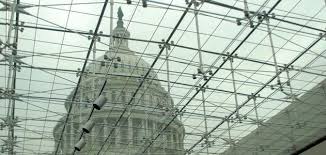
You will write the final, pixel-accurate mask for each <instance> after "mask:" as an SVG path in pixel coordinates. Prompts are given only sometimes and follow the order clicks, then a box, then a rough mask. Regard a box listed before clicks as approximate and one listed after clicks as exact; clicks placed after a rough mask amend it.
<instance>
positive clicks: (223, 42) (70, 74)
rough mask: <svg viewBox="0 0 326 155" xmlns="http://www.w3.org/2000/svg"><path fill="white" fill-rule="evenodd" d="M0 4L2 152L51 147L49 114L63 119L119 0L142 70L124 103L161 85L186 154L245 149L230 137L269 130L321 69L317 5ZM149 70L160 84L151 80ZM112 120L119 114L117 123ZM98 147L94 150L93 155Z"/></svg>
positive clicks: (320, 7) (105, 44)
mask: <svg viewBox="0 0 326 155" xmlns="http://www.w3.org/2000/svg"><path fill="white" fill-rule="evenodd" d="M129 2H130V4H127V3H129ZM0 3H1V6H2V7H3V8H1V9H0V27H1V28H0V32H1V35H0V40H1V44H0V45H1V46H0V49H1V56H0V59H1V61H0V71H1V72H0V73H1V75H0V77H1V81H2V82H1V83H0V88H1V89H0V93H1V94H0V97H1V98H0V101H1V102H0V103H1V104H0V106H1V108H0V109H1V112H0V117H1V119H2V123H1V131H0V136H1V137H0V139H1V140H2V142H0V144H1V146H2V150H1V151H3V152H5V153H7V152H8V154H52V153H53V151H54V152H55V154H57V153H58V152H57V148H58V146H55V145H54V139H53V135H52V134H53V133H52V130H53V127H54V126H55V124H56V123H57V122H59V121H64V123H65V124H67V123H73V122H69V121H68V118H69V114H70V111H71V107H70V108H69V110H68V112H66V110H65V109H64V106H63V103H64V102H65V101H66V99H67V95H68V94H69V93H70V92H71V91H72V90H73V89H74V88H76V89H78V88H79V84H80V81H81V78H80V77H76V76H75V75H76V74H84V73H85V72H88V71H86V70H85V68H86V66H89V65H91V64H92V62H94V61H93V59H92V58H90V55H91V54H92V52H93V51H92V50H93V48H94V46H95V44H96V53H97V54H99V55H101V54H104V53H105V52H106V51H107V50H108V48H109V47H110V43H109V42H110V39H111V40H112V37H113V36H112V35H111V34H112V28H113V27H114V25H112V23H115V21H116V20H117V19H116V17H115V14H114V15H112V11H113V12H116V11H115V10H117V8H118V7H119V6H121V7H122V8H123V10H124V14H125V17H124V22H125V23H126V24H125V27H126V28H127V29H128V30H129V31H130V32H131V38H129V47H130V49H131V50H133V51H135V53H136V55H138V56H139V57H140V58H142V59H144V60H145V61H147V62H148V63H149V64H150V68H146V70H147V74H146V75H144V76H143V77H132V76H130V78H142V79H143V80H142V81H141V82H140V85H139V87H138V89H137V91H136V92H134V93H133V96H132V97H131V100H130V101H129V102H128V104H130V105H131V106H140V107H142V106H144V105H142V104H141V103H138V104H135V105H133V104H132V100H133V99H134V98H135V97H136V96H139V95H140V96H142V95H143V94H139V93H138V90H140V89H145V91H146V88H148V86H144V81H149V84H151V83H152V82H153V81H155V80H157V81H159V82H160V83H161V84H162V86H163V87H164V88H165V89H166V90H168V92H170V95H171V97H172V98H173V100H174V104H175V111H174V112H173V113H171V115H170V116H166V117H165V118H162V119H166V121H167V122H170V123H171V122H172V121H173V120H174V119H179V120H181V121H182V123H183V124H184V127H185V129H186V135H185V139H184V147H185V149H186V151H185V152H186V153H188V154H191V153H198V154H219V153H223V152H224V151H225V150H228V149H246V148H241V147H238V146H237V142H239V141H240V140H241V139H242V138H243V137H245V136H247V135H248V134H250V133H251V132H252V131H254V130H255V129H256V128H257V127H258V128H259V126H261V125H264V126H267V128H268V126H269V125H270V124H269V125H268V124H265V123H266V122H267V121H268V120H269V119H270V118H272V117H273V116H275V115H277V114H278V113H279V112H280V111H282V110H283V109H284V108H285V107H287V106H288V105H289V104H291V103H292V102H293V100H294V99H295V98H293V96H296V97H300V96H302V95H303V94H306V93H307V92H308V93H309V90H310V89H311V88H313V87H315V86H316V85H317V84H319V83H320V82H321V81H323V80H324V79H325V76H326V74H325V71H326V70H325V65H326V61H325V59H326V54H325V53H326V50H325V49H326V46H325V45H326V44H325V33H326V31H325V23H326V20H324V19H326V9H325V6H326V4H325V2H324V1H323V0H319V1H313V2H312V1H309V0H295V1H280V0H260V1H252V0H232V1H229V0H219V1H217V0H202V1H196V0H192V1H190V0H189V1H176V0H164V1H154V0H142V1H129V0H128V1H125V0H115V1H113V0H111V1H109V0H106V1H99V0H71V1H70V2H69V3H68V2H67V1H63V0H62V1H60V0H57V1H40V0H14V1H11V0H1V1H0ZM108 5H110V6H111V7H110V8H109V7H107V6H108ZM112 8H113V9H112ZM90 30H91V31H90ZM102 31H103V32H102ZM98 37H100V38H101V40H100V41H98V40H97V39H98ZM88 38H90V39H88ZM110 67H111V65H110ZM77 68H81V70H77ZM150 71H155V72H156V73H157V76H158V79H154V78H153V77H149V76H148V75H149V73H150ZM113 76H123V75H113ZM106 82H110V79H107V81H106ZM103 88H104V86H103ZM76 92H77V91H76ZM99 94H101V92H99ZM75 95H76V94H74V96H73V101H74V103H78V101H75V99H74V98H75V97H76V96H75ZM120 95H121V94H120ZM108 106H110V105H108ZM120 108H123V107H120ZM146 108H147V109H149V111H152V110H155V108H156V107H146ZM317 108H320V109H325V105H322V104H321V105H320V107H317ZM123 110H124V111H126V110H127V109H123ZM67 113H68V117H67V118H66V119H63V120H62V119H61V120H59V118H61V117H63V116H64V115H66V114H67ZM317 115H319V114H316V113H311V116H312V117H315V116H317ZM171 116H172V117H171ZM120 118H122V117H120ZM291 119H294V120H295V119H297V118H291ZM121 120H122V119H121ZM170 123H167V125H166V126H165V127H163V128H162V129H160V130H157V131H156V132H155V133H153V135H152V136H151V137H152V139H151V140H149V141H146V142H145V143H144V147H143V149H141V150H139V153H140V154H142V153H145V152H146V151H147V150H148V149H149V148H150V147H151V145H152V144H153V143H155V142H156V140H157V139H158V138H159V137H160V135H161V133H162V132H164V131H165V130H166V129H168V126H169V124H170ZM309 123H311V124H312V125H311V126H309V127H307V129H309V128H315V129H319V128H320V129H323V128H325V127H324V126H322V124H319V123H314V120H313V119H312V120H310V121H309ZM119 124H123V123H121V122H120V119H119V120H118V121H117V122H116V123H115V126H119ZM280 125H281V126H284V127H286V126H288V124H280ZM270 126H271V125H270ZM139 127H140V128H143V125H142V124H140V125H139ZM271 130H272V131H273V129H271ZM111 134H119V132H118V131H117V132H113V131H112V132H111V133H110V135H109V136H108V137H105V138H106V140H107V141H109V138H110V136H111ZM272 134H273V135H280V136H282V134H283V133H282V132H280V131H278V130H276V131H274V132H273V133H272ZM76 136H78V135H76ZM94 136H98V137H100V136H101V135H94ZM304 136H305V135H296V137H304ZM265 138H266V139H268V138H271V137H265ZM279 140H280V141H286V142H288V139H286V138H285V139H282V138H281V139H279ZM292 142H295V139H294V140H293V138H292V141H289V143H292ZM59 145H60V143H59ZM103 146H104V145H103ZM255 147H256V146H248V148H255ZM108 149H109V148H104V147H103V148H102V149H101V150H100V151H99V152H98V154H103V153H105V152H106V151H107V150H108ZM282 150H284V148H281V147H280V148H273V150H268V149H264V150H263V151H272V152H273V151H274V152H278V151H282Z"/></svg>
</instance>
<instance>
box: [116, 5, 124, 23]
mask: <svg viewBox="0 0 326 155" xmlns="http://www.w3.org/2000/svg"><path fill="white" fill-rule="evenodd" d="M122 17H123V12H122V9H121V7H119V9H118V22H117V27H123V21H122Z"/></svg>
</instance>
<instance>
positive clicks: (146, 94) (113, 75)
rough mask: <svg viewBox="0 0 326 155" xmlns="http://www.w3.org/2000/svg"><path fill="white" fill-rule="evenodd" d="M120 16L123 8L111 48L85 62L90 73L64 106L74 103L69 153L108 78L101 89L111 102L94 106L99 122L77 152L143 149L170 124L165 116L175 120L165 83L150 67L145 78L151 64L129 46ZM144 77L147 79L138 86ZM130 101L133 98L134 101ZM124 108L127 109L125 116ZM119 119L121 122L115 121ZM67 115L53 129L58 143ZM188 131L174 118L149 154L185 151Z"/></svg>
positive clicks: (64, 146)
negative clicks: (98, 108)
mask: <svg viewBox="0 0 326 155" xmlns="http://www.w3.org/2000/svg"><path fill="white" fill-rule="evenodd" d="M122 16H123V13H122V11H121V9H120V8H119V11H118V17H119V20H118V22H117V27H116V28H115V29H114V30H113V36H114V38H113V41H112V47H111V48H110V49H109V50H108V51H107V52H106V54H105V55H102V56H100V57H98V58H96V61H95V62H93V63H91V64H90V65H89V66H87V68H86V73H85V74H83V75H81V76H82V81H81V84H80V88H79V89H78V92H77V94H76V99H75V102H73V103H74V104H72V105H71V98H72V95H73V94H74V91H75V90H73V91H72V92H71V94H70V95H69V96H68V98H67V101H66V102H65V107H66V110H67V111H68V109H69V108H70V106H72V110H71V114H70V116H69V119H68V122H67V124H66V128H65V131H64V133H63V136H62V139H61V142H60V145H59V146H60V147H59V150H60V151H59V152H60V153H61V154H71V153H72V152H73V151H74V145H75V144H76V143H77V142H78V140H79V136H80V133H81V128H82V125H83V124H85V121H86V120H87V118H88V115H89V112H90V109H91V107H92V103H93V101H94V100H95V99H96V97H97V96H98V94H99V92H100V90H101V88H102V86H103V83H104V82H105V79H106V80H107V83H106V86H105V88H104V90H103V93H102V94H104V95H105V96H106V98H107V103H106V104H105V105H104V107H103V108H102V109H101V110H95V111H94V113H93V115H92V119H93V120H94V122H95V127H94V128H93V130H92V131H91V133H89V134H87V135H86V136H85V137H86V138H85V140H86V146H85V147H84V148H83V149H82V150H81V151H80V152H78V154H87V155H90V154H97V152H98V151H99V150H100V149H103V150H102V152H105V153H106V154H110V155H111V154H113V155H127V154H128V155H129V154H141V151H142V150H143V149H144V146H146V145H147V144H148V143H149V142H151V140H152V139H153V138H154V137H155V136H157V134H159V133H160V131H162V130H163V129H164V128H165V127H166V125H167V123H168V122H166V120H169V119H168V118H170V120H171V118H172V117H173V115H174V112H175V109H174V105H173V99H172V98H171V96H170V95H169V93H168V92H167V91H166V90H165V89H164V88H163V87H162V86H161V84H160V82H159V80H158V77H157V75H156V73H155V72H154V71H151V72H150V73H149V75H148V77H147V79H144V78H143V77H144V75H146V73H147V72H148V70H149V68H150V65H149V64H148V63H147V62H145V61H144V60H143V59H141V58H140V57H139V56H137V55H136V54H135V52H133V51H132V50H130V49H129V47H128V38H129V37H130V33H129V32H128V31H127V29H126V28H124V26H123V21H122ZM152 79H153V80H152ZM142 80H145V81H142ZM141 82H144V83H143V85H142V86H141V87H140V88H139V85H140V83H141ZM137 89H139V90H138V92H137V94H136V96H134V98H133V99H132V97H133V94H134V93H135V91H136V90H137ZM129 101H132V103H130V105H129V104H128V103H129ZM124 111H126V113H125V114H124V115H121V114H122V113H123V112H124ZM120 116H122V117H121V118H120ZM162 116H165V117H162ZM118 119H119V120H120V121H119V122H118V123H117V120H118ZM65 120H66V116H65V117H63V118H62V119H61V121H59V123H58V124H57V125H56V126H55V128H54V130H53V133H54V138H55V142H56V144H55V145H56V146H57V144H58V142H59V139H60V136H61V133H62V128H63V126H64V123H65ZM110 132H112V133H111V134H110ZM184 134H185V133H184V127H183V124H182V123H181V122H180V121H179V120H178V119H175V120H174V121H173V122H172V123H171V124H169V126H168V128H166V129H165V130H164V132H162V133H161V134H160V136H159V137H158V139H157V140H155V142H154V143H153V145H151V147H150V148H149V149H148V151H147V154H148V155H152V154H153V155H154V154H155V155H181V154H184V148H183V139H184ZM101 147H103V148H101Z"/></svg>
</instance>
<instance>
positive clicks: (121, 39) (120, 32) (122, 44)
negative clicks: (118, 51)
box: [112, 7, 130, 49]
mask: <svg viewBox="0 0 326 155" xmlns="http://www.w3.org/2000/svg"><path fill="white" fill-rule="evenodd" d="M123 15H124V14H123V12H122V9H121V7H119V9H118V21H117V26H116V27H115V28H114V30H113V34H112V35H113V37H114V38H113V46H115V47H119V48H126V49H128V38H130V32H129V31H128V30H127V29H126V28H125V27H124V26H123V20H122V17H123Z"/></svg>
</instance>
